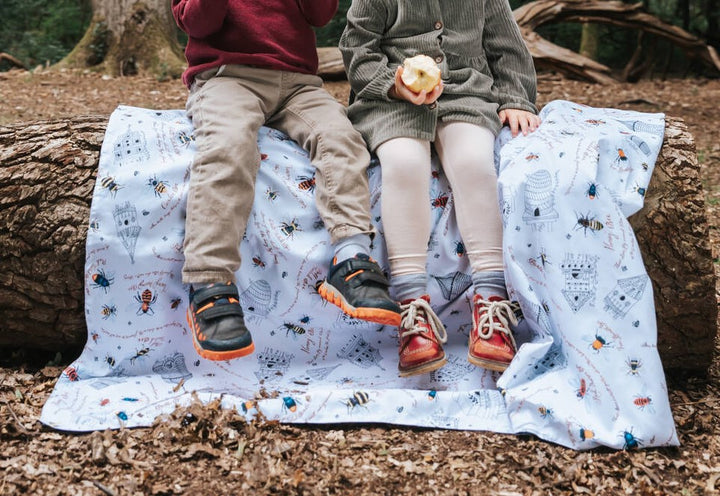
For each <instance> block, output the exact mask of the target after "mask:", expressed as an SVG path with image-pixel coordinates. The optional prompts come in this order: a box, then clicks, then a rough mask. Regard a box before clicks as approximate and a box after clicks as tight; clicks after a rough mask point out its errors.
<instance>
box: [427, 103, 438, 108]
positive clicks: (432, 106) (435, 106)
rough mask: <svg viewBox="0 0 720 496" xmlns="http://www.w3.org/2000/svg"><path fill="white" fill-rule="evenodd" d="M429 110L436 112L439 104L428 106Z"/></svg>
mask: <svg viewBox="0 0 720 496" xmlns="http://www.w3.org/2000/svg"><path fill="white" fill-rule="evenodd" d="M428 108H429V109H430V110H435V109H436V108H437V102H432V103H431V104H430V105H428Z"/></svg>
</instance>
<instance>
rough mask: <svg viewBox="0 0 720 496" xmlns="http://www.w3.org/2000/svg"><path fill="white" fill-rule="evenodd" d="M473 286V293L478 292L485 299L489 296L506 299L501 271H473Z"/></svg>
mask: <svg viewBox="0 0 720 496" xmlns="http://www.w3.org/2000/svg"><path fill="white" fill-rule="evenodd" d="M472 281H473V286H474V288H475V294H479V295H481V296H482V297H483V299H485V300H487V299H488V298H490V297H491V296H499V297H500V298H502V299H503V300H507V298H508V294H507V288H506V286H505V274H504V273H503V272H501V271H482V272H473V274H472Z"/></svg>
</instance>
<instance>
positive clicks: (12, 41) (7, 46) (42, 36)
mask: <svg viewBox="0 0 720 496" xmlns="http://www.w3.org/2000/svg"><path fill="white" fill-rule="evenodd" d="M90 17H91V8H90V4H89V1H88V0H0V19H2V21H1V22H0V52H7V53H9V54H11V55H13V56H15V57H17V58H18V59H20V60H21V61H22V62H23V63H24V64H25V65H27V66H28V67H34V66H36V65H38V64H45V63H51V64H52V63H55V62H57V61H59V60H60V59H62V58H63V57H64V56H65V55H66V54H67V53H68V52H69V51H70V50H72V48H73V47H74V46H75V44H76V43H77V42H78V41H79V40H80V38H82V36H83V34H84V32H85V29H86V28H87V26H88V24H89V21H90ZM2 69H7V67H0V70H2Z"/></svg>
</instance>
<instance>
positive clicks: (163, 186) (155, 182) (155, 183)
mask: <svg viewBox="0 0 720 496" xmlns="http://www.w3.org/2000/svg"><path fill="white" fill-rule="evenodd" d="M147 185H148V187H149V188H152V190H153V193H155V196H156V197H158V198H162V195H164V194H165V193H167V190H168V185H167V181H166V180H164V179H158V177H157V176H153V177H151V178H150V179H148V182H147Z"/></svg>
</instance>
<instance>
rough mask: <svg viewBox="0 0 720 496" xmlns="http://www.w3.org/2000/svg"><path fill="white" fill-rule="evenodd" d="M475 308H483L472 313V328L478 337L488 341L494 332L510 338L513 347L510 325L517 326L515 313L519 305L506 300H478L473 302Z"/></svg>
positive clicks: (513, 339) (513, 341) (513, 338)
mask: <svg viewBox="0 0 720 496" xmlns="http://www.w3.org/2000/svg"><path fill="white" fill-rule="evenodd" d="M475 306H476V307H484V310H485V311H482V309H477V308H476V311H474V312H473V328H474V329H477V332H478V336H479V337H481V338H482V339H490V338H491V337H492V335H493V333H494V332H496V331H497V332H502V333H504V334H506V335H507V336H509V337H510V340H511V341H512V344H513V346H514V347H515V349H517V345H516V344H515V337H514V336H513V335H512V332H510V325H514V326H515V325H517V323H518V319H517V317H516V315H515V311H516V310H517V309H519V305H518V304H517V303H514V302H510V301H508V300H499V301H498V300H495V301H489V300H483V299H482V298H478V299H476V300H475Z"/></svg>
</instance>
